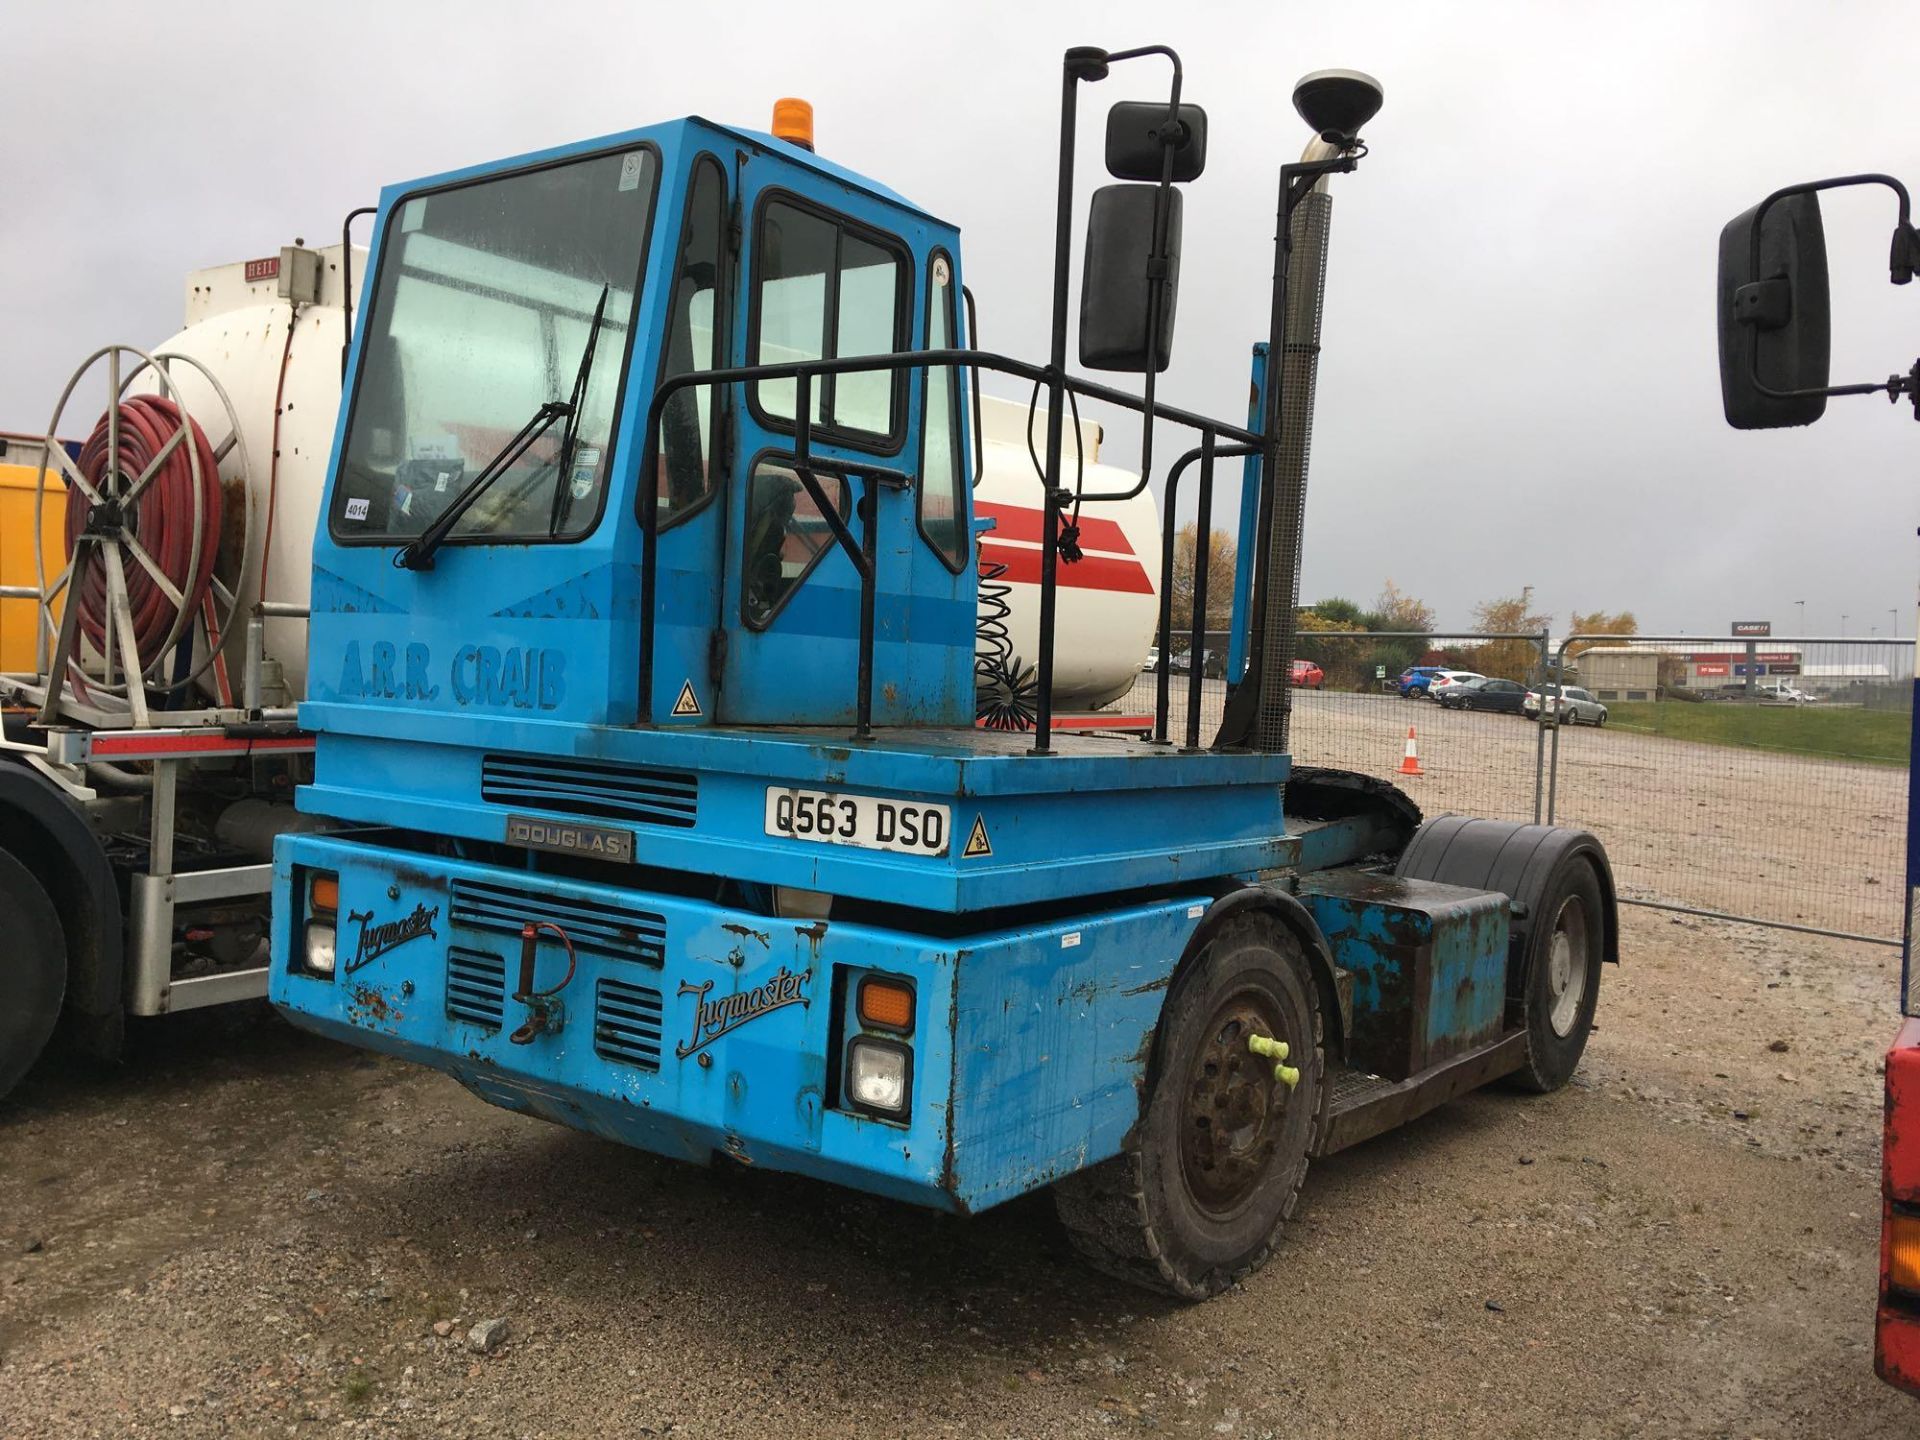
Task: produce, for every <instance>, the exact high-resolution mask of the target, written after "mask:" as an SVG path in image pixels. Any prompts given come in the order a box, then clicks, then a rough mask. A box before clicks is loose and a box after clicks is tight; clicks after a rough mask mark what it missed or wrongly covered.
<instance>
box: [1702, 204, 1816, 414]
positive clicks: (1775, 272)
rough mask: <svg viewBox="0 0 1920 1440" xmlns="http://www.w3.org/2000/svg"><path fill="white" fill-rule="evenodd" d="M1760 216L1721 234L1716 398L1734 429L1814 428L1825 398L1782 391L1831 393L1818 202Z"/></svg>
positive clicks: (1747, 216)
mask: <svg viewBox="0 0 1920 1440" xmlns="http://www.w3.org/2000/svg"><path fill="white" fill-rule="evenodd" d="M1764 208H1765V210H1766V214H1765V216H1764V217H1762V216H1761V215H1760V211H1761V209H1762V207H1761V206H1757V205H1756V206H1755V207H1754V208H1753V209H1751V210H1748V211H1747V212H1745V213H1744V214H1742V215H1738V216H1736V217H1735V218H1734V219H1732V220H1730V221H1728V222H1727V224H1726V227H1725V228H1724V229H1722V230H1721V232H1720V272H1719V277H1718V291H1717V293H1718V308H1719V325H1720V399H1721V404H1722V406H1723V408H1724V409H1725V411H1726V416H1727V423H1728V424H1729V425H1731V426H1733V428H1734V429H1736V430H1773V429H1778V428H1780V427H1782V426H1787V425H1811V424H1812V423H1813V422H1814V421H1816V420H1818V419H1819V418H1820V417H1821V415H1823V414H1824V413H1825V412H1826V408H1827V397H1826V396H1825V395H1823V394H1813V395H1794V394H1790V393H1783V392H1792V391H1801V390H1824V389H1825V388H1826V385H1827V373H1828V361H1829V358H1830V348H1831V347H1830V339H1831V334H1830V332H1831V318H1832V317H1831V312H1830V309H1829V305H1828V297H1827V242H1826V234H1825V231H1824V229H1823V227H1822V226H1821V223H1820V199H1819V197H1818V196H1817V195H1811V194H1807V195H1788V196H1784V197H1782V198H1780V199H1778V200H1775V201H1774V202H1773V203H1772V204H1771V205H1768V206H1765V207H1764ZM1756 224H1757V225H1758V226H1759V229H1760V236H1759V240H1760V244H1759V264H1758V266H1757V267H1756V266H1755V264H1754V230H1755V226H1756ZM1769 390H1771V391H1774V392H1776V393H1774V394H1769V393H1767V392H1768V391H1769Z"/></svg>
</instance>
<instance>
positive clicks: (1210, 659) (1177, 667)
mask: <svg viewBox="0 0 1920 1440" xmlns="http://www.w3.org/2000/svg"><path fill="white" fill-rule="evenodd" d="M1167 668H1168V669H1169V670H1172V671H1174V672H1175V673H1176V674H1180V675H1185V674H1187V673H1188V672H1190V671H1191V670H1192V669H1193V652H1192V651H1191V650H1182V651H1181V652H1180V653H1179V654H1178V655H1176V656H1174V657H1173V658H1172V659H1171V660H1169V661H1168V662H1167ZM1200 673H1201V674H1202V675H1205V676H1207V677H1209V678H1210V679H1214V680H1218V679H1220V678H1221V677H1222V676H1224V675H1225V674H1226V673H1227V662H1226V659H1225V657H1224V656H1222V655H1221V654H1220V652H1219V651H1217V650H1202V651H1201V652H1200Z"/></svg>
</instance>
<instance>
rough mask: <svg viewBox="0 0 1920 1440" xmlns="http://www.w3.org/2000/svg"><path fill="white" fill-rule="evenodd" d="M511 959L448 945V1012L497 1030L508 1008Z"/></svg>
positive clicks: (455, 1016)
mask: <svg viewBox="0 0 1920 1440" xmlns="http://www.w3.org/2000/svg"><path fill="white" fill-rule="evenodd" d="M506 1000H507V962H506V959H505V957H504V956H500V955H489V954H488V953H487V952H486V951H484V950H465V949H462V948H461V947H459V946H457V945H452V946H449V947H447V1014H449V1015H451V1016H452V1017H453V1018H454V1019H456V1020H466V1021H469V1022H471V1023H472V1024H475V1025H486V1026H490V1027H492V1028H493V1029H495V1030H497V1029H499V1028H500V1017H501V1014H502V1013H503V1012H504V1010H505V1008H506Z"/></svg>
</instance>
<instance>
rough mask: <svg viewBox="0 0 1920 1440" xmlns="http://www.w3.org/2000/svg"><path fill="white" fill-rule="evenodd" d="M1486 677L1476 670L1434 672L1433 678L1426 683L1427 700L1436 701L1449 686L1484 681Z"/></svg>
mask: <svg viewBox="0 0 1920 1440" xmlns="http://www.w3.org/2000/svg"><path fill="white" fill-rule="evenodd" d="M1486 678H1487V677H1486V676H1484V675H1482V674H1480V673H1479V672H1478V671H1477V670H1436V671H1435V672H1434V674H1433V678H1432V679H1431V680H1429V681H1428V682H1427V698H1428V699H1429V700H1438V699H1439V698H1440V697H1441V696H1442V695H1444V694H1445V693H1446V692H1447V690H1448V688H1449V687H1450V686H1454V685H1459V684H1462V683H1463V682H1465V681H1468V680H1484V679H1486Z"/></svg>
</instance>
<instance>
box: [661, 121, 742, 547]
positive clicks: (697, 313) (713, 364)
mask: <svg viewBox="0 0 1920 1440" xmlns="http://www.w3.org/2000/svg"><path fill="white" fill-rule="evenodd" d="M726 225H727V182H726V175H725V173H724V172H723V171H722V170H721V168H720V162H719V161H717V160H715V159H714V158H713V157H712V156H711V155H703V156H701V157H700V159H699V160H698V161H697V162H696V163H695V165H694V171H693V185H692V188H691V190H690V192H689V195H688V200H687V217H686V225H685V228H684V229H683V230H682V232H681V237H680V260H679V263H678V264H677V265H676V266H675V267H674V281H673V293H672V297H671V300H670V302H669V303H670V306H671V308H670V310H669V312H668V319H667V343H666V353H665V355H664V356H663V357H662V359H661V363H660V378H661V379H662V380H668V379H671V378H673V377H674V376H676V375H686V374H690V373H692V372H695V371H699V370H713V369H717V368H718V367H719V366H720V363H721V357H722V356H723V355H724V354H725V353H726V349H725V341H726V335H725V327H726V318H725V317H726V306H725V305H723V304H717V303H716V297H717V296H718V295H719V285H720V273H721V249H720V247H721V246H722V245H723V244H724V243H725V239H726ZM715 398H716V397H715V393H714V389H713V387H712V386H710V385H694V386H689V387H688V388H687V389H684V390H677V391H675V392H674V393H673V394H672V395H671V396H670V397H669V398H668V400H667V402H666V405H665V407H664V408H663V409H662V411H661V413H660V523H661V524H663V525H664V524H667V523H668V522H670V521H672V520H676V519H679V518H680V517H682V516H685V515H689V514H691V513H692V512H693V511H695V510H697V509H698V508H699V507H700V506H701V505H702V504H704V503H705V501H706V499H707V497H708V496H709V495H711V494H713V491H714V486H715V483H716V482H717V481H718V480H719V478H720V477H719V476H717V475H715V474H714V465H713V457H714V455H715V453H716V451H717V449H718V445H717V440H718V430H717V422H718V420H719V418H720V407H719V406H717V405H716V404H715V403H714V402H715Z"/></svg>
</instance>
